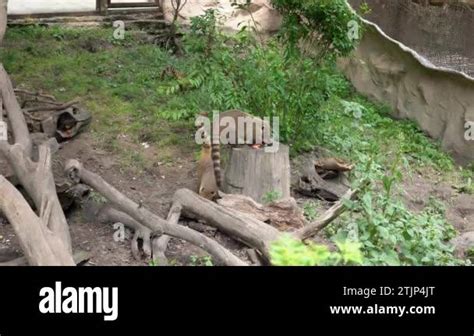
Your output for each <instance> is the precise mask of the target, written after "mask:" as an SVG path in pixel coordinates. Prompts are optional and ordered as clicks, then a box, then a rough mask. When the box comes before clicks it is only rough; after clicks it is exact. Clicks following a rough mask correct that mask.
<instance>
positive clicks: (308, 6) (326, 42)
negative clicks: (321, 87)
mask: <svg viewBox="0 0 474 336" xmlns="http://www.w3.org/2000/svg"><path fill="white" fill-rule="evenodd" d="M272 4H273V6H274V7H275V8H276V9H277V10H279V11H280V12H281V13H282V14H283V18H284V21H283V27H282V30H281V32H282V35H283V36H284V37H285V40H286V42H287V47H288V49H287V50H288V51H289V54H294V53H299V52H300V51H301V48H300V46H301V42H304V41H306V42H309V43H311V47H312V49H317V53H318V57H317V58H318V59H323V58H324V57H328V56H331V57H337V56H346V55H348V54H349V53H350V52H351V51H352V50H353V49H354V47H355V45H356V43H357V39H358V37H360V35H359V33H361V31H358V32H357V34H356V35H351V34H350V32H351V29H357V30H359V29H362V22H361V20H360V18H359V17H358V16H357V15H356V14H355V13H354V12H353V11H352V10H351V9H350V7H349V6H348V5H347V2H346V1H345V0H316V1H315V0H272Z"/></svg>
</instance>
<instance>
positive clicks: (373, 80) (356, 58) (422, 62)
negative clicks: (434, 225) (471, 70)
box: [340, 21, 474, 163]
mask: <svg viewBox="0 0 474 336" xmlns="http://www.w3.org/2000/svg"><path fill="white" fill-rule="evenodd" d="M366 24H367V31H366V33H365V35H364V37H363V39H362V41H361V43H360V45H359V46H358V48H357V50H356V51H355V52H354V54H353V56H352V57H351V58H349V59H346V60H342V61H341V62H340V66H341V68H342V69H343V71H344V72H345V74H346V75H347V77H348V78H349V79H350V80H351V82H352V83H353V85H354V86H355V88H356V89H357V91H359V92H360V93H362V94H364V95H366V96H368V97H369V98H371V99H373V100H376V101H379V102H383V103H387V104H388V105H389V106H390V107H391V108H392V110H393V116H394V117H396V118H407V119H411V120H414V121H416V122H417V123H418V125H420V127H421V128H422V129H423V130H424V131H425V132H426V133H427V134H428V135H430V136H431V137H433V138H435V139H439V140H441V143H442V146H443V148H444V149H445V150H446V151H448V152H450V153H451V154H452V155H453V156H454V157H455V158H456V159H458V161H460V163H470V162H474V141H468V140H466V138H465V133H466V128H465V124H466V122H468V121H469V122H474V79H473V78H471V77H469V76H467V75H465V74H463V73H459V72H456V71H453V70H447V69H441V68H438V67H436V66H434V65H433V64H432V63H430V62H429V61H428V60H426V59H425V58H423V57H422V56H420V55H419V54H417V53H416V52H415V51H413V50H412V49H410V48H408V47H406V46H405V45H403V44H402V43H400V42H398V41H396V40H394V39H392V38H390V37H388V36H387V35H386V34H385V33H384V32H383V31H382V30H381V29H380V28H379V27H378V26H377V25H375V24H373V23H371V22H368V21H366Z"/></svg>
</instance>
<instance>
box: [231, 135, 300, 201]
mask: <svg viewBox="0 0 474 336" xmlns="http://www.w3.org/2000/svg"><path fill="white" fill-rule="evenodd" d="M226 166H227V167H226V169H225V173H224V181H223V185H222V187H223V191H224V192H225V193H228V194H242V195H246V196H249V197H251V198H253V199H254V200H255V201H257V202H262V198H263V196H265V194H267V193H269V192H277V193H278V195H279V196H281V197H282V198H287V197H290V185H291V181H290V155H289V149H288V147H287V146H284V145H282V144H280V148H279V150H278V152H276V153H267V152H265V149H264V148H260V149H254V148H251V147H249V146H245V147H235V148H232V150H231V152H230V157H229V160H228V164H227V165H226Z"/></svg>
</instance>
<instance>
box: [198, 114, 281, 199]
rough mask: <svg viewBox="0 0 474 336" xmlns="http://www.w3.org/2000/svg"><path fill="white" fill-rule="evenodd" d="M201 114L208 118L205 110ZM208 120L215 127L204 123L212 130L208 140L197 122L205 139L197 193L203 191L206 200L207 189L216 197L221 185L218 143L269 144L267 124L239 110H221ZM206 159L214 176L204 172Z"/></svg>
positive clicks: (204, 131)
mask: <svg viewBox="0 0 474 336" xmlns="http://www.w3.org/2000/svg"><path fill="white" fill-rule="evenodd" d="M201 116H206V117H208V113H206V112H203V113H201ZM212 122H213V123H214V122H217V123H218V126H216V125H214V124H213V125H208V127H209V130H210V131H211V133H212V141H210V140H211V137H210V136H209V134H208V133H207V132H206V130H205V126H204V124H198V126H199V127H200V129H199V130H200V132H202V136H203V138H204V139H207V140H208V141H209V142H207V143H205V144H204V145H203V148H202V153H201V156H202V158H201V160H200V162H199V168H198V169H199V170H198V175H199V194H200V195H201V196H203V197H206V196H205V195H204V194H206V195H207V196H208V197H206V198H208V199H210V198H209V195H208V194H209V192H211V195H210V196H213V197H217V195H218V190H219V188H220V187H221V185H222V172H221V153H220V145H221V142H222V143H223V144H229V145H232V146H236V145H244V144H245V145H252V146H263V145H266V144H271V143H272V138H271V128H270V124H269V123H268V122H267V121H264V120H262V119H261V118H258V117H255V116H253V115H251V114H248V113H245V112H242V111H240V110H229V111H225V112H222V113H220V114H219V115H218V119H217V120H212ZM209 159H210V160H211V162H212V168H213V169H212V171H213V173H214V174H213V175H214V178H211V177H208V176H207V175H208V174H205V172H206V173H208V170H209V162H208V161H209ZM201 190H202V193H201ZM216 190H217V191H216ZM215 191H216V192H215ZM214 192H215V194H214Z"/></svg>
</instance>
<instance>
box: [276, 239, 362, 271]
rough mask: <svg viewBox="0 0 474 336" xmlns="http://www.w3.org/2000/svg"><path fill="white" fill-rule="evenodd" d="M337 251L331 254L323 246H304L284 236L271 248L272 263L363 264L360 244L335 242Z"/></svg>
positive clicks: (304, 264)
mask: <svg viewBox="0 0 474 336" xmlns="http://www.w3.org/2000/svg"><path fill="white" fill-rule="evenodd" d="M335 244H336V246H337V248H338V250H337V251H335V252H331V251H330V250H329V248H328V247H327V246H325V245H318V244H314V243H308V244H304V243H303V242H301V241H299V240H296V239H294V238H292V237H290V236H286V237H284V238H282V239H280V240H278V241H276V242H274V243H273V244H272V246H271V250H270V255H271V259H272V263H273V264H274V265H276V266H328V265H360V264H362V263H363V257H362V253H361V252H360V244H359V243H354V242H350V241H336V242H335Z"/></svg>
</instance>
